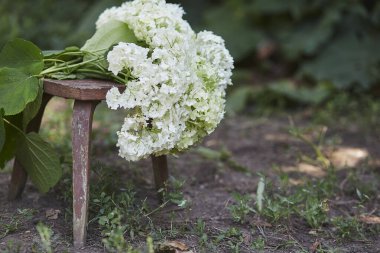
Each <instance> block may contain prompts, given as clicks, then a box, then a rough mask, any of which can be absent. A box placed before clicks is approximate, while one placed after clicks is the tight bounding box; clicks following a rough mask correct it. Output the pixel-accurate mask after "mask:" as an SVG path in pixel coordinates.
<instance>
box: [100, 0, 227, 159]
mask: <svg viewBox="0 0 380 253" xmlns="http://www.w3.org/2000/svg"><path fill="white" fill-rule="evenodd" d="M183 14H184V11H183V9H182V8H181V7H180V6H179V5H175V4H168V3H166V2H165V0H134V1H132V2H126V3H124V4H122V5H121V6H120V7H113V8H110V9H107V10H105V11H104V12H103V13H102V14H101V15H100V17H99V19H98V21H97V23H96V26H97V28H99V27H101V26H103V25H104V24H106V23H108V22H109V21H111V20H117V21H121V22H124V23H126V24H127V25H128V27H129V28H130V29H131V30H132V31H133V32H134V34H135V36H136V38H137V39H138V41H139V43H138V45H137V44H134V43H125V42H120V43H119V44H117V45H116V46H114V47H113V48H112V49H111V51H109V53H108V54H107V61H108V63H109V68H108V70H109V71H111V72H112V73H113V74H114V75H118V74H120V72H122V73H127V74H128V75H129V76H130V78H129V79H128V82H127V83H126V89H125V91H124V92H122V93H120V92H119V90H118V89H117V88H112V89H111V90H110V91H109V92H108V94H107V98H106V99H107V105H108V107H109V108H111V109H115V110H116V109H119V108H120V109H126V110H127V117H126V118H125V120H124V124H123V126H122V128H121V130H120V131H119V132H118V133H117V134H118V143H117V146H118V147H119V155H120V156H121V157H124V158H125V159H127V160H130V161H136V160H139V159H141V158H144V157H147V156H148V155H151V154H154V155H161V154H167V153H170V152H177V151H181V150H184V149H187V148H188V147H190V146H191V145H193V144H195V143H197V142H199V141H200V140H201V139H202V138H203V137H204V136H206V135H207V134H210V133H211V132H212V131H214V129H215V128H216V126H217V125H218V124H219V122H220V121H221V119H222V118H223V115H224V107H225V89H226V87H227V85H229V84H231V75H232V69H233V59H232V57H231V55H230V54H229V52H228V50H227V49H226V48H225V45H224V41H223V39H222V38H221V37H219V36H216V35H214V34H213V33H212V32H209V31H203V32H200V33H198V34H196V33H195V32H194V31H193V30H192V29H191V27H190V25H189V24H188V23H187V22H186V21H185V20H183V19H182V16H183ZM140 42H141V43H140ZM140 45H143V46H140Z"/></svg>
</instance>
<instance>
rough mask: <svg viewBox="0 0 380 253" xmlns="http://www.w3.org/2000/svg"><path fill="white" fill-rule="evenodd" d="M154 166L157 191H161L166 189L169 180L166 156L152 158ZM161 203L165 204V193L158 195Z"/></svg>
mask: <svg viewBox="0 0 380 253" xmlns="http://www.w3.org/2000/svg"><path fill="white" fill-rule="evenodd" d="M151 157H152V164H153V174H154V182H155V184H156V189H157V191H158V190H160V189H164V190H165V191H166V190H167V189H166V183H167V181H168V178H169V171H168V161H167V157H166V155H162V156H153V155H152V156H151ZM158 198H159V200H160V202H161V203H162V202H163V192H159V193H158Z"/></svg>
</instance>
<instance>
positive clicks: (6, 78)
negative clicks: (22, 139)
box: [0, 68, 40, 115]
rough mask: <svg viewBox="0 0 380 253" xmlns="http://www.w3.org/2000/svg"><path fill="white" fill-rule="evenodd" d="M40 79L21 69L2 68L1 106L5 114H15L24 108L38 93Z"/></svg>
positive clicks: (0, 82) (0, 73)
mask: <svg viewBox="0 0 380 253" xmlns="http://www.w3.org/2000/svg"><path fill="white" fill-rule="evenodd" d="M39 87H40V86H39V80H38V78H36V77H33V76H30V75H28V74H26V73H24V72H22V71H21V70H19V69H13V68H2V69H0V108H3V109H4V111H5V115H15V114H17V113H19V112H21V111H23V110H24V108H25V106H26V105H27V104H28V103H29V102H32V101H33V100H34V99H35V98H36V97H37V95H38V91H39Z"/></svg>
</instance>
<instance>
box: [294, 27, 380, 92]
mask: <svg viewBox="0 0 380 253" xmlns="http://www.w3.org/2000/svg"><path fill="white" fill-rule="evenodd" d="M357 30H358V31H359V28H358V29H357ZM357 33H359V32H356V31H355V30H354V31H351V28H347V29H346V31H345V32H344V33H343V34H341V35H340V36H339V37H338V36H337V37H336V38H335V39H334V40H333V41H332V42H331V43H329V44H328V45H327V46H326V48H325V49H324V50H323V51H322V52H321V53H319V54H318V56H317V57H316V58H315V59H311V60H309V61H307V62H306V63H305V64H304V65H303V66H302V68H301V71H300V73H301V74H302V75H304V76H309V77H313V78H314V79H316V80H317V81H330V82H332V83H333V84H334V85H335V87H336V88H339V89H349V88H352V87H356V88H360V89H368V88H370V87H371V86H372V85H374V84H375V83H377V82H378V81H379V80H380V74H379V73H380V47H379V41H380V34H379V33H377V32H375V31H374V30H371V29H366V30H364V31H362V36H358V35H357Z"/></svg>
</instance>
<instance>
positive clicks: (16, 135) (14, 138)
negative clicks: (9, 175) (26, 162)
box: [0, 113, 22, 168]
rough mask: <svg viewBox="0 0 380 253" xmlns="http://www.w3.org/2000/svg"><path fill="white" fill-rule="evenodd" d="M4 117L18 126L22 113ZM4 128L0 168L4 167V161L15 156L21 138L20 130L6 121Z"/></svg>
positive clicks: (20, 125)
mask: <svg viewBox="0 0 380 253" xmlns="http://www.w3.org/2000/svg"><path fill="white" fill-rule="evenodd" d="M4 119H6V120H8V121H9V122H11V123H12V124H13V125H15V126H17V127H19V128H21V127H22V113H19V114H17V115H13V116H5V117H3V120H4ZM4 130H5V142H4V147H3V149H0V168H4V166H5V163H6V162H7V161H9V160H11V159H12V158H13V157H14V156H15V153H16V149H17V147H18V146H19V145H20V142H21V140H22V135H21V134H20V132H18V131H17V129H15V128H14V127H12V126H10V125H9V124H6V122H5V124H4Z"/></svg>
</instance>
